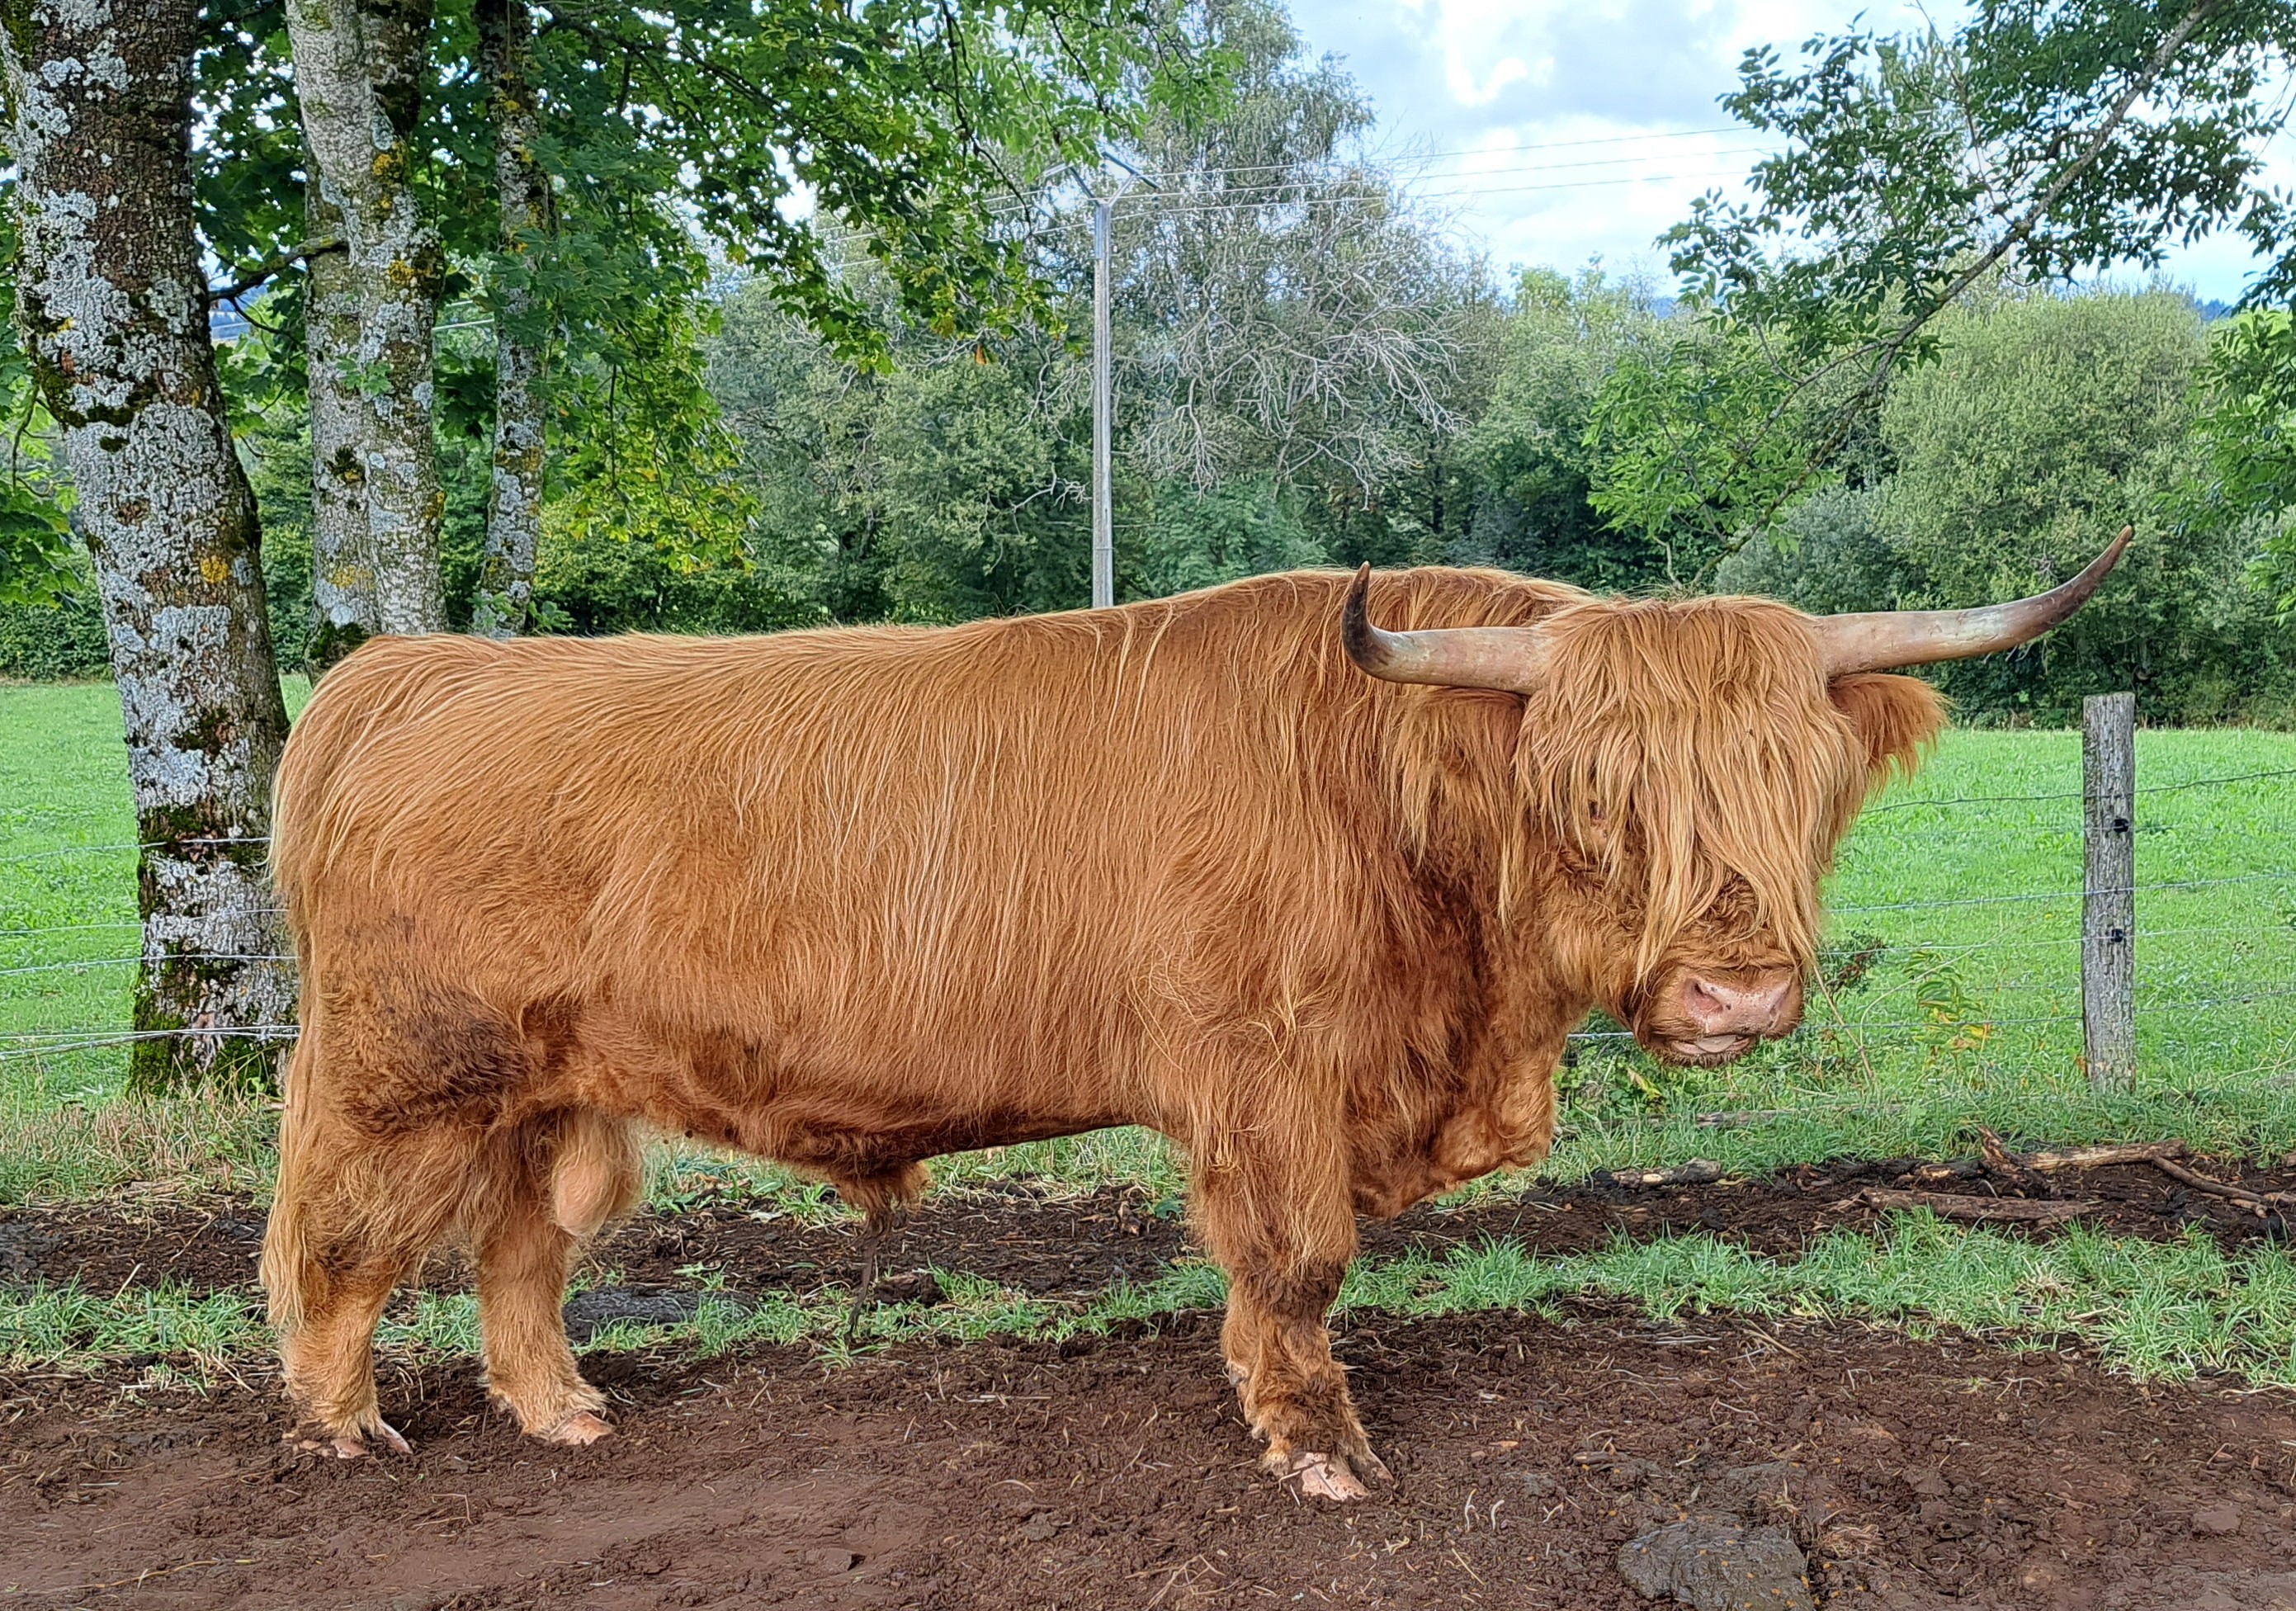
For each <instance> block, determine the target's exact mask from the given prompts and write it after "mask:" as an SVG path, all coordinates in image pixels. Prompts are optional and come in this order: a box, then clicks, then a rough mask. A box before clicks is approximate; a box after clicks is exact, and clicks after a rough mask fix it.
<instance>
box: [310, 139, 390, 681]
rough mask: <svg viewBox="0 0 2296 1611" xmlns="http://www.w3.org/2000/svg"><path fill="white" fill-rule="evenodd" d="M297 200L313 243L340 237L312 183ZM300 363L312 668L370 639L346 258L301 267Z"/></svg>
mask: <svg viewBox="0 0 2296 1611" xmlns="http://www.w3.org/2000/svg"><path fill="white" fill-rule="evenodd" d="M304 205H305V209H306V211H307V215H308V218H309V235H310V238H311V239H312V240H315V241H321V240H340V239H342V238H343V215H342V210H341V209H340V208H338V207H336V206H335V205H334V204H333V203H332V202H331V201H328V200H327V199H326V197H325V195H324V194H323V193H321V191H320V188H319V186H318V185H317V184H316V183H310V184H308V185H307V189H306V193H305V196H304ZM305 270H306V273H307V275H308V278H307V280H306V281H305V292H304V313H303V325H304V341H305V346H304V359H305V367H306V369H307V372H308V374H309V377H310V379H309V392H310V405H311V613H312V621H311V637H310V647H309V653H308V659H309V662H310V670H312V672H313V673H314V674H316V673H318V672H321V671H324V670H326V669H327V668H328V667H329V666H331V665H332V664H334V663H335V662H337V661H339V660H340V659H341V658H342V657H343V656H344V655H346V654H348V653H350V652H351V651H352V650H353V649H356V648H357V647H358V646H359V645H360V644H362V643H364V642H365V640H366V639H368V638H370V637H373V636H374V634H375V631H376V629H377V622H378V619H379V617H378V614H377V604H376V600H375V588H374V560H373V555H372V554H371V553H370V551H369V546H368V543H367V535H366V461H365V449H364V428H363V424H362V422H363V420H364V418H365V414H366V403H365V399H362V398H361V397H360V396H359V395H358V389H357V385H356V384H355V383H354V374H353V371H352V367H351V366H352V363H353V361H354V355H355V354H356V353H357V351H358V342H359V303H358V285H357V279H356V276H354V275H353V274H352V272H351V263H350V259H349V258H348V256H347V255H345V254H344V253H342V252H339V251H338V252H322V253H320V254H319V255H318V256H316V257H314V258H312V259H309V261H308V262H307V264H306V265H305Z"/></svg>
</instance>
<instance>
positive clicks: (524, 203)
mask: <svg viewBox="0 0 2296 1611" xmlns="http://www.w3.org/2000/svg"><path fill="white" fill-rule="evenodd" d="M477 21H478V28H479V42H480V55H481V58H482V60H483V62H484V65H485V70H486V76H487V87H488V103H489V108H490V111H491V112H492V115H493V118H494V125H495V188H496V193H497V195H498V196H499V197H500V202H501V208H502V239H503V251H504V253H506V254H507V255H509V256H510V257H512V258H514V259H521V262H523V261H524V260H525V259H529V256H530V254H531V253H532V252H533V251H535V249H536V248H537V245H539V244H540V243H541V239H542V237H544V236H545V235H547V234H548V233H549V232H550V229H551V227H552V226H553V212H552V207H551V196H550V179H549V176H548V175H546V174H545V173H544V172H543V169H542V164H541V162H540V160H538V159H537V156H536V154H535V146H536V143H537V140H538V139H539V138H540V136H541V129H540V126H539V124H538V123H537V119H536V117H535V102H534V88H533V85H532V83H531V81H530V80H529V77H528V72H527V64H528V56H529V45H530V43H531V39H532V27H533V24H532V22H531V21H530V19H529V16H528V12H527V8H526V4H525V0H478V4H477ZM533 324H534V298H533V293H532V292H531V290H530V288H529V285H528V284H527V283H526V281H525V280H524V279H523V278H522V277H521V275H518V274H515V273H513V274H512V275H509V276H506V278H505V281H504V284H503V287H502V291H501V294H500V296H499V297H498V298H497V300H496V316H495V454H494V473H493V479H492V481H491V482H490V483H489V485H488V490H487V547H486V557H485V560H484V562H483V563H482V564H481V565H480V571H479V592H478V599H477V602H476V604H474V605H473V606H472V609H471V630H473V631H475V632H482V633H484V634H486V635H487V636H488V637H516V636H517V635H518V634H519V633H521V632H523V631H525V630H526V629H527V625H528V621H529V615H530V612H531V609H532V602H533V596H534V561H535V554H536V551H537V548H538V547H540V545H541V538H542V467H543V446H544V415H543V399H542V366H543V357H544V337H543V333H541V332H540V331H538V330H536V329H534V328H533Z"/></svg>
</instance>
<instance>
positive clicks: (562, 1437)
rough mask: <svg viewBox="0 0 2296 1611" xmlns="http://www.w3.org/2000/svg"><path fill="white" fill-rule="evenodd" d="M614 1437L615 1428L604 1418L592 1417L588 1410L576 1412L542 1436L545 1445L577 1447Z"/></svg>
mask: <svg viewBox="0 0 2296 1611" xmlns="http://www.w3.org/2000/svg"><path fill="white" fill-rule="evenodd" d="M613 1435H614V1429H613V1427H612V1426H609V1425H608V1424H607V1423H606V1421H605V1419H604V1418H603V1417H601V1416H595V1415H592V1414H591V1413H590V1412H589V1411H588V1410H576V1411H575V1412H574V1413H573V1414H572V1415H570V1416H568V1417H567V1418H565V1419H564V1420H562V1421H561V1422H559V1423H558V1425H557V1426H553V1427H552V1428H551V1429H550V1430H549V1431H548V1432H545V1433H544V1434H542V1436H543V1441H544V1442H545V1443H573V1444H577V1445H579V1444H583V1443H596V1442H597V1441H598V1440H599V1439H600V1438H609V1437H611V1436H613Z"/></svg>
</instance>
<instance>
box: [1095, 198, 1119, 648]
mask: <svg viewBox="0 0 2296 1611" xmlns="http://www.w3.org/2000/svg"><path fill="white" fill-rule="evenodd" d="M1115 210H1116V201H1115V198H1113V197H1101V196H1095V197H1094V198H1093V203H1092V607H1093V608H1094V609H1095V610H1105V609H1107V608H1108V607H1109V606H1110V605H1111V604H1115V603H1116V513H1115V502H1114V498H1113V496H1112V494H1111V490H1110V488H1109V479H1110V469H1109V460H1110V451H1111V449H1110V438H1111V432H1113V431H1114V429H1115V423H1114V421H1113V420H1112V419H1111V417H1110V413H1111V407H1110V404H1111V399H1110V395H1109V393H1110V385H1109V355H1108V298H1109V284H1108V283H1109V279H1110V277H1111V276H1110V271H1109V260H1108V258H1109V236H1110V235H1111V234H1112V233H1113V231H1112V229H1111V215H1112V214H1113V213H1114V211H1115Z"/></svg>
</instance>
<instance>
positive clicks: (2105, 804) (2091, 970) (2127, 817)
mask: <svg viewBox="0 0 2296 1611" xmlns="http://www.w3.org/2000/svg"><path fill="white" fill-rule="evenodd" d="M2081 794H2082V818H2083V822H2082V828H2083V833H2082V838H2083V842H2084V843H2085V845H2086V847H2087V876H2086V878H2085V879H2084V880H2083V884H2082V899H2081V1026H2082V1032H2083V1037H2082V1038H2083V1043H2084V1048H2085V1051H2086V1054H2087V1066H2088V1082H2089V1087H2090V1089H2094V1090H2099V1091H2114V1090H2127V1089H2129V1088H2130V1087H2131V1086H2132V1085H2134V1084H2135V1083H2136V695H2134V694H2093V695H2090V696H2089V697H2088V698H2087V699H2086V700H2084V701H2082V703H2081Z"/></svg>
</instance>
